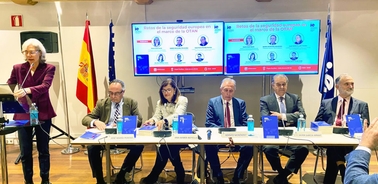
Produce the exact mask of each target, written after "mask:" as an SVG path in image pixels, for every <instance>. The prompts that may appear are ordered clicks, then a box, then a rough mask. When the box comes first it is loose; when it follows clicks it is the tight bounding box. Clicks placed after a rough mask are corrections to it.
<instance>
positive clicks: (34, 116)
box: [29, 103, 39, 125]
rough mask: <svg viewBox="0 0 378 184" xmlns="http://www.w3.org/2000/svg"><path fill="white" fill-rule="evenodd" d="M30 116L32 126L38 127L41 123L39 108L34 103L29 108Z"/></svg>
mask: <svg viewBox="0 0 378 184" xmlns="http://www.w3.org/2000/svg"><path fill="white" fill-rule="evenodd" d="M29 114H30V124H31V125H37V124H38V123H39V121H38V108H37V106H36V104H35V103H32V105H31V106H30V108H29Z"/></svg>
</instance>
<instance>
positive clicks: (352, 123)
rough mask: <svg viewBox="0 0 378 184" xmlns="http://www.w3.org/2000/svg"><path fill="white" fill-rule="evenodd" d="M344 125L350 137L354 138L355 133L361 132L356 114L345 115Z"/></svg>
mask: <svg viewBox="0 0 378 184" xmlns="http://www.w3.org/2000/svg"><path fill="white" fill-rule="evenodd" d="M346 123H347V125H348V129H349V134H350V136H351V137H354V134H355V133H362V132H363V126H362V122H361V118H360V116H359V115H358V114H352V115H346Z"/></svg>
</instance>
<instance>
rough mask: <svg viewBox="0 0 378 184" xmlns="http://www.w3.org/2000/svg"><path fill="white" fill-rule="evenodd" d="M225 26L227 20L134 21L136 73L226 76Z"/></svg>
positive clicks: (146, 74) (133, 39) (133, 41)
mask: <svg viewBox="0 0 378 184" xmlns="http://www.w3.org/2000/svg"><path fill="white" fill-rule="evenodd" d="M223 26H224V23H223V22H190V23H185V22H182V23H178V22H177V23H133V24H132V25H131V28H132V43H133V58H134V75H135V76H151V75H152V76H158V75H222V74H223V33H224V32H223V31H224V30H223Z"/></svg>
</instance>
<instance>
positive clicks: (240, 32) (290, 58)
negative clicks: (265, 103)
mask: <svg viewBox="0 0 378 184" xmlns="http://www.w3.org/2000/svg"><path fill="white" fill-rule="evenodd" d="M319 36H320V20H290V21H286V20H285V21H256V22H225V48H224V62H225V63H224V74H225V75H251V74H252V75H253V74H257V75H262V74H276V73H284V74H317V73H318V66H319Z"/></svg>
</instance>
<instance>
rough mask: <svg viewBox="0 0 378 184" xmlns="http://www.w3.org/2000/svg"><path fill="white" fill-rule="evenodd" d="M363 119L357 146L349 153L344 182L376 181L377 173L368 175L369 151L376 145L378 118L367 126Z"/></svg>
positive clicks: (377, 142) (346, 183) (377, 179)
mask: <svg viewBox="0 0 378 184" xmlns="http://www.w3.org/2000/svg"><path fill="white" fill-rule="evenodd" d="M367 124H368V122H367V120H365V121H364V133H363V134H362V138H361V141H360V144H359V145H358V147H357V148H356V149H355V150H354V151H352V152H351V153H349V155H348V156H346V158H347V163H348V165H347V168H346V171H345V180H344V183H345V184H362V183H368V184H369V183H378V174H373V175H369V162H370V156H371V151H372V150H374V149H375V148H376V147H377V146H378V118H375V119H374V120H373V122H372V123H370V126H369V128H367Z"/></svg>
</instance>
